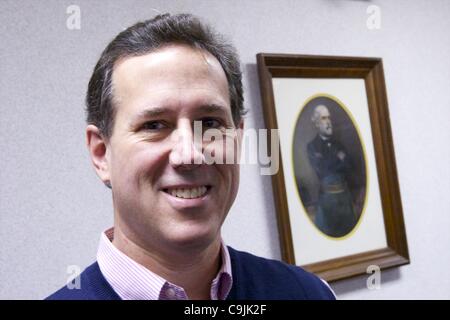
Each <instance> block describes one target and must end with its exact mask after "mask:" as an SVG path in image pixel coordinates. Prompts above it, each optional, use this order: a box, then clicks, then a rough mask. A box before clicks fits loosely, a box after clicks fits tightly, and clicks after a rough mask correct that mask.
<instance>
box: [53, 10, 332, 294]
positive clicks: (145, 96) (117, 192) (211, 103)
mask: <svg viewBox="0 0 450 320" xmlns="http://www.w3.org/2000/svg"><path fill="white" fill-rule="evenodd" d="M241 77H242V76H241V71H240V67H239V60H238V58H237V55H236V53H235V50H234V49H233V47H232V46H231V45H229V44H228V43H226V42H225V41H224V40H222V38H221V37H220V36H218V35H216V34H215V33H213V32H212V31H211V30H210V29H209V28H208V27H206V26H204V25H203V24H202V23H201V22H200V21H199V20H198V19H196V18H195V17H193V16H191V15H183V14H181V15H174V16H171V15H168V14H166V15H161V16H157V17H156V18H154V19H152V20H148V21H145V22H142V23H138V24H136V25H134V26H132V27H130V28H128V29H127V30H125V31H123V32H122V33H120V34H119V35H118V36H117V37H116V38H115V39H114V40H113V41H112V42H111V43H110V44H109V45H108V46H107V48H106V49H105V50H104V52H103V53H102V55H101V57H100V60H99V62H98V63H97V65H96V67H95V70H94V73H93V75H92V78H91V81H90V83H89V88H88V93H87V121H88V126H87V130H86V135H87V145H88V149H89V152H90V155H91V159H92V163H93V165H94V168H95V170H96V172H97V175H98V176H99V178H100V179H101V180H102V181H103V183H104V184H105V185H106V186H108V187H109V188H111V191H112V201H113V206H114V227H113V228H111V229H109V230H106V231H105V232H104V233H102V235H101V239H100V245H99V250H98V254H97V261H96V262H95V263H94V264H92V265H91V266H89V267H88V268H87V269H86V270H85V271H84V272H83V273H82V274H81V275H80V279H79V280H80V287H79V288H75V289H69V288H68V287H63V288H62V289H60V290H59V291H57V292H56V293H54V294H53V295H51V296H50V297H49V299H124V300H131V299H152V300H157V299H171V300H175V299H203V300H209V299H213V300H225V299H332V298H334V296H333V294H332V292H331V290H330V289H329V287H328V286H327V285H326V284H325V283H324V282H322V281H321V280H320V279H319V278H317V277H315V276H314V275H312V274H309V273H307V272H305V271H304V270H302V269H301V268H298V267H295V266H290V265H287V264H284V263H282V262H279V261H274V260H268V259H264V258H260V257H256V256H253V255H251V254H248V253H244V252H240V251H237V250H235V249H233V248H231V247H227V246H226V245H225V244H224V242H223V240H222V237H221V227H222V224H223V222H224V220H225V218H226V216H227V213H228V211H229V209H230V207H231V205H232V204H233V202H234V200H235V197H236V194H237V191H238V185H239V164H238V161H237V158H238V154H239V152H238V151H239V149H240V144H241V138H242V131H241V129H242V128H243V118H242V116H243V114H244V108H243V94H242V82H241ZM198 124H200V125H201V128H202V130H214V132H215V133H216V134H215V139H209V140H205V139H203V137H200V139H198V138H199V137H196V136H195V135H194V132H196V130H194V127H195V126H196V125H198ZM217 132H218V133H219V134H220V135H218V134H217ZM230 132H233V133H234V134H230ZM230 141H231V142H232V143H229V142H230ZM225 142H226V143H225ZM211 154H214V158H215V159H224V158H227V159H228V158H229V155H230V154H231V155H232V159H234V161H232V163H229V162H228V161H227V162H226V164H224V162H225V161H217V162H215V163H210V162H208V161H207V159H206V158H207V156H206V155H211ZM207 162H208V163H207Z"/></svg>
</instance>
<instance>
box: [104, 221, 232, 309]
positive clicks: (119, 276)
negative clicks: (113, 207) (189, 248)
mask: <svg viewBox="0 0 450 320" xmlns="http://www.w3.org/2000/svg"><path fill="white" fill-rule="evenodd" d="M113 237H114V228H110V229H108V230H106V231H105V232H102V234H101V237H100V243H99V247H98V251H97V262H98V265H99V267H100V270H101V272H102V274H103V276H104V277H105V279H106V281H108V283H109V284H110V285H111V287H112V288H113V289H114V291H115V292H116V293H117V294H118V295H119V297H121V298H122V299H123V300H185V299H187V298H188V297H187V295H186V293H185V291H184V289H183V288H181V287H179V286H177V285H175V284H172V283H170V282H169V281H167V280H165V279H164V278H162V277H160V276H158V275H157V274H155V273H153V272H151V271H150V270H148V269H147V268H145V267H144V266H143V265H141V264H139V263H137V262H136V261H134V260H133V259H131V258H130V257H128V256H127V255H126V254H124V253H123V252H121V251H120V250H119V249H117V248H116V247H115V246H114V245H113V244H112V239H113ZM221 255H222V266H221V268H220V270H219V272H218V273H217V275H216V277H215V278H214V279H213V281H212V283H211V292H210V295H211V300H225V299H226V298H227V296H228V294H229V292H230V290H231V287H232V284H233V277H232V271H231V261H230V254H229V252H228V248H227V247H226V245H225V244H224V242H223V241H222V244H221Z"/></svg>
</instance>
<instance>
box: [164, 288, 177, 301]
mask: <svg viewBox="0 0 450 320" xmlns="http://www.w3.org/2000/svg"><path fill="white" fill-rule="evenodd" d="M166 295H167V297H169V298H170V299H173V298H175V290H174V289H173V288H168V289H167V290H166Z"/></svg>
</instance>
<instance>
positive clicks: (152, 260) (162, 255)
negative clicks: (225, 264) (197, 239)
mask: <svg viewBox="0 0 450 320" xmlns="http://www.w3.org/2000/svg"><path fill="white" fill-rule="evenodd" d="M112 243H113V245H114V246H115V247H116V248H117V249H119V250H120V251H122V252H123V253H124V254H126V255H127V256H128V257H130V258H131V259H133V260H134V261H136V262H137V263H139V264H140V265H142V266H144V267H146V268H147V269H148V270H150V271H151V272H153V273H155V274H157V275H159V276H160V277H162V278H164V279H165V280H167V281H169V282H170V283H173V284H175V285H177V286H180V287H182V288H183V289H184V290H185V291H186V294H187V295H188V297H189V299H192V300H197V299H203V300H208V299H210V298H211V297H210V290H211V282H212V280H213V279H214V278H215V276H216V275H217V272H218V271H219V269H220V264H221V242H220V238H218V239H217V240H216V241H214V243H212V244H211V245H209V246H208V247H206V248H203V249H192V248H188V249H186V250H183V249H180V248H177V249H174V250H166V249H162V248H158V249H159V250H158V249H157V248H151V247H147V246H144V245H142V244H138V243H137V241H133V240H132V239H130V238H129V237H127V236H126V235H125V234H124V233H123V232H122V230H121V229H120V228H119V227H117V226H116V227H115V228H114V239H113V242H112ZM171 252H172V253H171Z"/></svg>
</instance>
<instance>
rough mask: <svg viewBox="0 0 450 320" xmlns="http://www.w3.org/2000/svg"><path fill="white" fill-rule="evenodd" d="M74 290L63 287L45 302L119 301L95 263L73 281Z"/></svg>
mask: <svg viewBox="0 0 450 320" xmlns="http://www.w3.org/2000/svg"><path fill="white" fill-rule="evenodd" d="M73 281H74V283H76V284H79V286H76V287H74V288H69V286H67V285H65V286H64V287H62V288H61V289H59V290H58V291H56V292H54V293H53V294H51V295H50V296H48V297H47V298H45V300H116V299H120V298H119V297H118V295H117V294H116V293H115V292H114V290H113V289H112V288H111V286H110V285H109V284H108V283H107V281H106V279H105V278H104V277H103V275H102V273H101V271H100V268H99V266H98V263H97V262H94V263H93V264H91V265H90V266H88V267H87V268H86V269H85V270H84V271H83V272H82V273H81V274H80V275H79V276H78V277H77V278H76V279H75V280H73Z"/></svg>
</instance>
